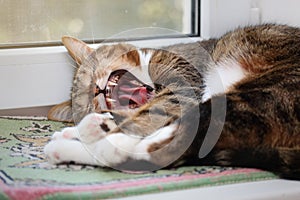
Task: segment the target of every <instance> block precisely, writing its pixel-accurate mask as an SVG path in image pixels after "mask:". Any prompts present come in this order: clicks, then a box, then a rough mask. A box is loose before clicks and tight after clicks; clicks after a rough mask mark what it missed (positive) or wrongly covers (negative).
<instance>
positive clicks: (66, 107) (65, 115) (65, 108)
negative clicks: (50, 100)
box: [47, 100, 73, 122]
mask: <svg viewBox="0 0 300 200" xmlns="http://www.w3.org/2000/svg"><path fill="white" fill-rule="evenodd" d="M47 117H48V119H49V120H54V121H61V122H73V113H72V102H71V100H69V101H65V102H63V103H61V104H58V105H56V106H53V107H52V108H51V109H50V110H49V112H48V116H47Z"/></svg>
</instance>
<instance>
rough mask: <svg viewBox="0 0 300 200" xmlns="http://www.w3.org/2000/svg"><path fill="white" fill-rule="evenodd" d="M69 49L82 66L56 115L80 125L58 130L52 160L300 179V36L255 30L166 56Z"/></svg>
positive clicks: (283, 29)
mask: <svg viewBox="0 0 300 200" xmlns="http://www.w3.org/2000/svg"><path fill="white" fill-rule="evenodd" d="M63 43H64V45H65V46H66V48H67V49H68V51H69V53H70V55H71V56H72V57H73V58H74V59H75V61H76V62H77V63H78V64H79V67H78V69H77V71H76V73H75V77H74V82H73V89H72V98H71V99H72V101H69V102H65V103H63V104H60V105H57V106H55V107H54V108H53V109H52V110H51V111H50V112H49V118H50V119H55V120H60V121H74V122H75V123H76V124H77V126H75V127H67V128H65V129H63V130H62V131H61V132H55V133H54V135H53V136H52V140H51V141H50V142H49V143H48V144H47V145H46V147H45V154H46V155H47V157H48V159H49V161H50V162H52V163H54V164H59V163H65V162H74V163H79V164H90V165H99V166H108V167H113V168H115V169H118V170H129V171H153V170H157V169H159V168H162V167H176V166H180V165H222V166H239V167H253V168H260V169H264V170H269V171H272V172H274V173H277V174H279V175H280V176H281V177H284V178H290V179H300V92H299V89H300V29H298V28H295V27H290V26H286V25H275V24H264V25H257V26H249V27H245V28H238V29H236V30H234V31H232V32H229V33H227V34H225V35H224V36H222V37H221V38H219V39H211V40H207V41H201V42H193V43H188V44H178V45H174V46H169V47H164V48H161V49H150V48H137V47H135V46H132V45H130V44H113V45H103V46H100V47H99V48H98V49H96V50H94V49H91V48H90V47H88V46H87V45H86V44H85V43H83V42H82V41H79V40H77V39H75V38H72V37H63Z"/></svg>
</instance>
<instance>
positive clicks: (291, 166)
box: [275, 148, 300, 180]
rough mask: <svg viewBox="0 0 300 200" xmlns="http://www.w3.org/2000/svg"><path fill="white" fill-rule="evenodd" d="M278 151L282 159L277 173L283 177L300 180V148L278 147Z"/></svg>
mask: <svg viewBox="0 0 300 200" xmlns="http://www.w3.org/2000/svg"><path fill="white" fill-rule="evenodd" d="M277 151H278V157H279V161H280V163H279V166H278V171H277V173H278V174H279V175H280V176H281V177H282V178H287V179H294V180H300V148H297V149H292V148H278V149H277ZM275 170H276V169H275Z"/></svg>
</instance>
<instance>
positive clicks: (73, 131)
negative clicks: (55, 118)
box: [51, 127, 79, 140]
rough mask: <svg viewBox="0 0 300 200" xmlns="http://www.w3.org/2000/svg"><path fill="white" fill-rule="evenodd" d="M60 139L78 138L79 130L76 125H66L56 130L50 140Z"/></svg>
mask: <svg viewBox="0 0 300 200" xmlns="http://www.w3.org/2000/svg"><path fill="white" fill-rule="evenodd" d="M61 139H79V132H78V130H77V128H76V127H67V128H64V129H63V130H62V131H56V132H54V133H53V134H52V136H51V140H61Z"/></svg>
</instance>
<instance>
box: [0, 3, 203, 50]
mask: <svg viewBox="0 0 300 200" xmlns="http://www.w3.org/2000/svg"><path fill="white" fill-rule="evenodd" d="M195 2H196V1H195V0H0V29H1V31H0V46H2V47H3V46H14V45H15V46H18V45H28V44H31V45H38V44H47V43H53V44H55V43H57V44H58V42H59V41H60V38H61V36H63V35H72V36H74V37H78V38H80V39H83V40H90V41H97V40H98V41H99V40H103V39H106V38H111V37H112V36H114V35H116V34H118V33H121V32H123V31H128V30H130V29H136V28H143V27H161V28H165V29H171V30H174V31H176V32H178V33H183V34H189V35H193V34H198V32H197V31H195V30H196V29H195V26H194V24H195V23H196V21H195V20H194V18H195V17H197V16H195V13H196V9H197V8H196V4H195ZM156 34H158V35H164V36H165V34H166V32H165V31H162V32H161V33H156ZM132 37H134V36H132Z"/></svg>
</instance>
